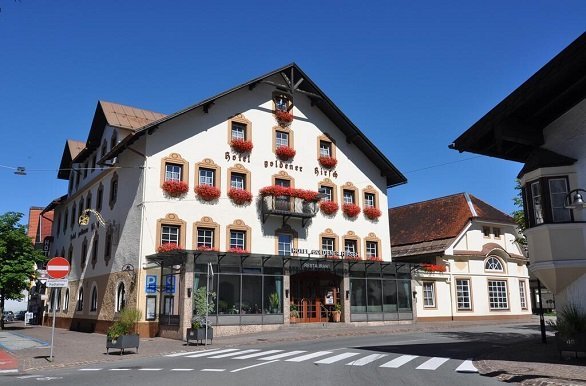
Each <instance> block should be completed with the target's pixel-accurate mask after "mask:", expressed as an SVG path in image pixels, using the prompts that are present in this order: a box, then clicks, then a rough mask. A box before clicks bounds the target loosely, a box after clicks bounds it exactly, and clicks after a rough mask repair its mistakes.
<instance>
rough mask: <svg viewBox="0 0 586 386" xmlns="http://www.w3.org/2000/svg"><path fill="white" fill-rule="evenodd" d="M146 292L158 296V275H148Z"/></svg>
mask: <svg viewBox="0 0 586 386" xmlns="http://www.w3.org/2000/svg"><path fill="white" fill-rule="evenodd" d="M145 292H146V293H147V294H156V293H157V276H156V275H146V288H145Z"/></svg>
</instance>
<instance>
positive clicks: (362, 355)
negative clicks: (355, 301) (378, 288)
mask: <svg viewBox="0 0 586 386" xmlns="http://www.w3.org/2000/svg"><path fill="white" fill-rule="evenodd" d="M509 334H510V335H509ZM519 334H535V331H534V330H533V329H524V328H523V327H522V326H518V327H510V326H509V327H506V326H505V327H498V326H477V327H467V328H465V329H461V330H459V331H453V330H452V331H446V332H429V333H416V334H415V333H411V334H401V335H396V334H395V335H372V336H360V337H340V338H334V339H332V338H330V339H324V340H315V341H310V342H307V341H305V342H294V343H291V342H289V343H281V344H261V343H259V344H255V345H246V346H242V347H237V346H234V347H213V346H211V347H210V349H208V350H206V351H193V352H179V353H175V354H170V355H166V356H160V357H155V358H147V359H131V358H130V357H124V359H122V360H121V361H119V362H115V363H112V362H110V363H99V364H92V365H87V366H86V367H79V368H62V369H52V370H47V371H43V372H36V373H19V374H13V375H5V376H2V377H0V385H11V386H12V385H15V386H17V385H36V384H41V383H42V384H52V385H64V384H67V385H141V386H146V385H157V386H161V385H187V384H197V385H255V386H260V385H306V384H307V385H353V386H355V385H455V386H459V385H461V386H470V385H502V383H500V382H498V381H497V380H495V379H492V378H486V377H482V376H480V375H478V374H476V373H466V372H459V371H457V369H462V368H464V367H466V366H468V365H469V364H470V362H468V360H469V359H471V358H473V357H475V356H477V355H478V354H479V353H481V352H483V351H485V350H490V349H492V348H495V347H502V345H511V347H514V341H513V340H512V338H511V339H509V337H513V336H514V337H516V339H518V338H519ZM195 349H196V348H195V347H194V350H195Z"/></svg>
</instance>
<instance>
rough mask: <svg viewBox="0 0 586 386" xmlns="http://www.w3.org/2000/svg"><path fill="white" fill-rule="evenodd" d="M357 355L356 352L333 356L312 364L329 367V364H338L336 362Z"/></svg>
mask: <svg viewBox="0 0 586 386" xmlns="http://www.w3.org/2000/svg"><path fill="white" fill-rule="evenodd" d="M358 354H359V353H357V352H346V353H344V354H339V355H334V356H333V357H330V358H326V359H322V360H319V361H317V362H314V363H317V364H324V365H329V364H330V363H334V362H338V361H341V360H344V359H346V358H350V357H353V356H354V355H358Z"/></svg>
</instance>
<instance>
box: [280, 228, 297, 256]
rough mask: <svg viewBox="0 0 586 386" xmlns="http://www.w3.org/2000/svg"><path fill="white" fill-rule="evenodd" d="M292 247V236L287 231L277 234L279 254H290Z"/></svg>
mask: <svg viewBox="0 0 586 386" xmlns="http://www.w3.org/2000/svg"><path fill="white" fill-rule="evenodd" d="M292 248H293V236H292V235H290V234H288V233H279V234H277V254H278V255H279V256H289V255H291V249H292Z"/></svg>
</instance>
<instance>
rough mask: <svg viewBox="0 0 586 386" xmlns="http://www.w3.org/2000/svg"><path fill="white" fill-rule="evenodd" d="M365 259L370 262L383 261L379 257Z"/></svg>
mask: <svg viewBox="0 0 586 386" xmlns="http://www.w3.org/2000/svg"><path fill="white" fill-rule="evenodd" d="M367 259H368V260H370V261H383V258H382V257H380V256H369V257H367Z"/></svg>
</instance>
